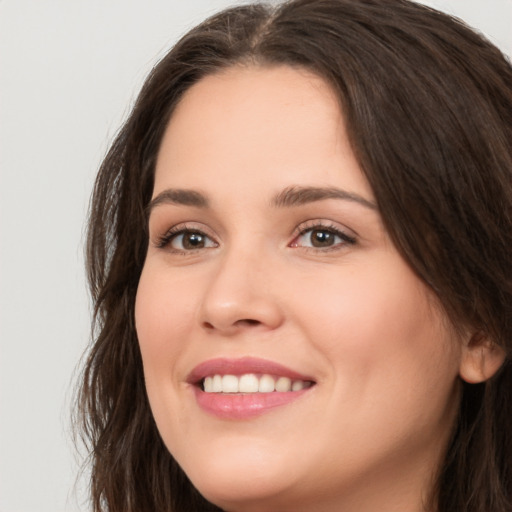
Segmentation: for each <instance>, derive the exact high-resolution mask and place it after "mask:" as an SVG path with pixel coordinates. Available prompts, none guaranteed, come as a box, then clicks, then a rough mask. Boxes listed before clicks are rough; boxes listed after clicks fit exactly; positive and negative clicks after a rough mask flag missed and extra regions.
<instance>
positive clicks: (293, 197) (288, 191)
mask: <svg viewBox="0 0 512 512" xmlns="http://www.w3.org/2000/svg"><path fill="white" fill-rule="evenodd" d="M325 199H342V200H344V201H352V202H355V203H358V204H360V205H362V206H365V207H366V208H370V209H371V210H377V205H376V204H375V203H374V202H372V201H370V200H368V199H365V198H364V197H362V196H360V195H359V194H355V193H354V192H348V191H347V190H343V189H341V188H336V187H287V188H285V189H284V190H282V191H281V192H279V193H278V194H277V195H276V196H274V198H273V199H272V202H271V204H272V206H275V207H278V208H282V207H292V206H300V205H303V204H308V203H314V202H316V201H323V200H325Z"/></svg>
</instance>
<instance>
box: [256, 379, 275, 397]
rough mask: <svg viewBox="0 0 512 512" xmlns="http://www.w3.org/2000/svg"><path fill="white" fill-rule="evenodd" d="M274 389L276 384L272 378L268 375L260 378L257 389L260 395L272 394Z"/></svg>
mask: <svg viewBox="0 0 512 512" xmlns="http://www.w3.org/2000/svg"><path fill="white" fill-rule="evenodd" d="M275 388H276V383H275V381H274V378H273V377H271V376H270V375H262V376H261V377H260V385H259V387H258V391H259V392H260V393H272V391H274V389H275Z"/></svg>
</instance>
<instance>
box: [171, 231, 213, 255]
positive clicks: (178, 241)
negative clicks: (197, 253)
mask: <svg viewBox="0 0 512 512" xmlns="http://www.w3.org/2000/svg"><path fill="white" fill-rule="evenodd" d="M169 245H170V247H171V248H172V249H175V250H177V251H193V250H196V249H207V248H210V247H217V244H216V243H215V242H214V241H213V240H212V239H211V238H210V237H209V236H207V235H205V234H204V233H201V231H190V230H183V231H180V232H179V233H175V234H174V235H172V237H171V238H170V240H169Z"/></svg>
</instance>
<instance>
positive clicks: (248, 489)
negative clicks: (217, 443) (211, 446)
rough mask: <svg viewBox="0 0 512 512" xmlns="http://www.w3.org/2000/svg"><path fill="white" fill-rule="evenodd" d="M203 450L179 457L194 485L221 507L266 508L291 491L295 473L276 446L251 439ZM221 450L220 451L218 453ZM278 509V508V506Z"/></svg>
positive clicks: (256, 510)
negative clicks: (184, 458) (187, 457)
mask: <svg viewBox="0 0 512 512" xmlns="http://www.w3.org/2000/svg"><path fill="white" fill-rule="evenodd" d="M230 444H231V445H233V444H236V443H232V442H230V441H229V440H226V444H225V445H224V447H223V448H224V449H223V450H205V451H204V452H203V453H202V454H201V455H196V456H195V457H193V459H191V460H190V461H188V463H187V461H178V462H179V463H180V465H181V466H182V468H183V469H184V470H185V473H186V474H187V476H188V477H189V479H190V480H191V482H192V483H193V485H194V486H195V487H196V489H197V490H198V491H199V492H200V493H201V494H202V495H203V496H204V497H205V498H206V499H207V500H208V501H210V502H211V503H214V504H215V505H217V506H218V507H220V508H222V509H223V510H228V511H244V512H245V511H247V512H249V511H250V512H259V511H262V512H269V511H270V510H274V506H275V505H276V503H279V502H280V501H281V499H282V498H283V497H285V496H287V497H288V499H287V500H285V502H286V503H289V501H290V499H289V498H290V493H292V494H293V492H292V491H293V488H294V487H295V485H294V484H295V481H296V479H297V475H295V474H294V473H293V471H291V468H293V464H290V462H286V461H285V460H283V456H282V453H278V452H279V451H278V450H275V449H274V450H272V451H269V448H268V447H264V446H261V445H258V444H257V443H253V444H252V445H250V446H238V447H236V446H231V447H229V446H228V445H230ZM221 452H222V453H221ZM279 510H281V509H279Z"/></svg>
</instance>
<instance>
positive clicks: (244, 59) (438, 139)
mask: <svg viewBox="0 0 512 512" xmlns="http://www.w3.org/2000/svg"><path fill="white" fill-rule="evenodd" d="M237 64H242V65H246V64H255V65H263V66H272V65H280V64H284V65H289V66H294V67H302V68H306V69H308V70H310V71H313V72H314V73H316V74H317V75H319V76H321V77H323V78H324V79H325V80H326V81H327V82H329V83H330V84H331V86H332V88H333V90H334V91H335V92H336V94H337V95H338V97H339V101H340V104H341V107H342V110H343V114H344V117H345V120H346V123H347V126H348V131H349V137H350V141H351V144H352V147H353V150H354V152H355V154H356V156H357V158H358V161H359V163H360V165H361V168H362V170H363V172H364V174H365V175H366V177H367V179H368V180H369V183H370V184H371V187H372V189H373V191H374V194H375V197H376V199H377V202H378V206H379V210H380V213H381V215H382V218H383V221H384V223H385V225H386V227H387V230H388V231H389V233H390V236H391V237H392V239H393V241H394V243H395V245H396V247H397V249H398V250H399V251H400V253H401V254H402V255H403V257H404V258H405V259H406V260H407V261H408V262H409V264H410V265H411V267H412V268H413V269H414V270H415V272H416V273H417V274H418V276H419V277H420V278H421V279H422V280H423V281H424V282H425V283H427V284H428V286H430V287H431V288H432V290H433V291H434V292H435V293H436V294H437V296H438V297H439V300H440V302H441V304H442V305H443V307H444V309H445V310H446V312H447V314H448V316H449V318H450V319H451V321H452V323H453V324H454V325H455V326H459V327H461V328H462V327H467V326H470V327H471V328H472V329H474V330H476V331H478V332H481V333H482V336H486V337H487V338H488V339H490V340H492V342H493V343H496V344H498V345H500V346H501V347H503V348H504V349H505V351H506V353H507V359H506V362H505V364H504V365H503V367H502V368H501V370H500V371H499V373H498V374H497V375H496V376H495V377H494V378H493V379H491V380H490V381H488V382H486V383H483V384H478V385H469V384H462V388H463V391H462V399H461V406H460V413H459V416H458V421H457V425H456V428H455V430H454V433H453V439H452V442H451V445H450V447H449V449H448V452H447V455H446V459H445V461H444V464H443V466H442V467H441V468H440V472H439V475H437V476H436V478H437V484H436V486H435V489H434V493H433V495H432V496H433V497H432V508H433V509H434V510H438V511H439V512H454V511H458V512H459V511H460V512H509V511H510V510H511V509H512V505H511V500H512V365H511V364H510V354H511V345H512V264H511V257H510V256H511V248H512V68H511V66H510V64H509V62H507V60H506V58H505V57H504V56H503V55H502V54H501V53H500V52H499V51H498V50H497V49H496V48H495V47H494V46H493V45H492V44H490V43H489V42H488V41H486V40H485V39H484V38H482V37H481V36H480V35H477V34H476V33H475V32H473V31H472V30H470V29H469V28H468V27H466V26H465V25H464V24H463V23H462V22H459V21H457V20H455V19H453V18H450V17H448V16H446V15H444V14H441V13H439V12H437V11H435V10H432V9H429V8H427V7H424V6H420V5H417V4H415V3H412V2H410V1H408V0H292V1H290V2H287V3H284V4H282V5H280V6H278V7H269V6H265V5H261V4H257V5H248V6H243V7H237V8H233V9H230V10H227V11H224V12H222V13H220V14H218V15H216V16H214V17H212V18H211V19H209V20H207V21H205V22H204V23H203V24H201V25H200V26H198V27H196V28H195V29H193V30H192V31H191V32H189V33H188V34H187V35H186V36H185V37H183V38H182V39H181V40H180V41H179V42H178V43H177V44H176V46H175V47H174V48H173V49H172V50H171V51H170V52H169V53H168V54H167V55H166V56H165V57H164V58H163V59H162V60H161V61H160V63H159V64H158V65H157V66H156V67H155V68H154V69H153V71H152V72H151V74H150V75H149V77H148V78H147V80H146V83H145V85H144V87H143V89H142V91H141V93H140V95H139V97H138V99H137V102H136V104H135V106H134V108H133V111H132V113H131V115H130V117H129V119H128V120H127V121H126V123H125V124H124V126H123V128H122V129H121V131H120V132H119V134H118V136H117V138H116V139H115V141H114V143H113V144H112V147H111V149H110V151H109V152H108V154H107V156H106V158H105V160H104V162H103V164H102V166H101V168H100V171H99V174H98V177H97V180H96V184H95V188H94V194H93V198H92V202H91V208H90V218H89V231H88V239H87V261H88V267H87V268H88V276H89V282H90V289H91V293H92V298H93V301H94V305H95V310H94V323H93V326H94V338H95V339H94V342H93V345H92V347H91V349H90V352H89V355H88V359H87V361H86V364H85V368H84V372H83V380H82V383H81V392H80V397H79V415H80V427H81V432H82V435H83V437H84V439H85V440H86V442H87V443H88V446H89V447H90V449H91V451H90V462H91V465H92V474H91V494H92V503H93V509H94V511H95V512H100V511H107V510H108V511H110V512H143V511H148V512H149V511H158V512H167V511H173V512H191V511H209V510H219V509H218V508H217V507H215V506H214V505H212V504H210V503H208V502H207V501H206V500H204V498H202V497H201V496H200V495H199V493H198V492H197V491H196V490H195V489H194V487H193V486H192V484H191V483H190V481H189V480H188V479H187V477H186V475H185V474H184V473H183V472H182V470H181V469H180V467H179V466H178V465H177V463H176V462H175V461H174V459H173V458H172V455H171V454H169V452H168V451H167V449H166V448H165V446H164V444H163V442H162V441H161V439H160V436H159V434H158V431H157V429H156V426H155V423H154V421H153V418H152V415H151V411H150V408H149V404H148V400H147V397H146V392H145V388H144V378H143V371H142V362H141V356H140V352H139V348H138V342H137V336H136V331H135V326H134V302H135V295H136V291H137V285H138V280H139V277H140V274H141V271H142V267H143V264H144V258H145V253H146V249H147V244H148V235H147V226H146V216H145V208H146V205H147V204H148V202H149V201H150V198H151V194H152V188H153V173H154V167H155V158H156V155H157V152H158V149H159V144H160V141H161V139H162V135H163V132H164V130H165V128H166V125H167V123H168V121H169V118H170V116H171V115H172V112H173V109H174V108H175V107H176V104H177V103H178V102H179V100H180V98H181V97H182V95H183V93H184V91H186V90H187V89H188V88H189V87H191V86H192V85H193V84H194V83H196V82H198V81H199V80H201V78H202V77H204V76H206V75H208V74H212V73H216V72H219V71H220V70H222V69H223V68H226V67H229V66H233V65H237Z"/></svg>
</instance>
